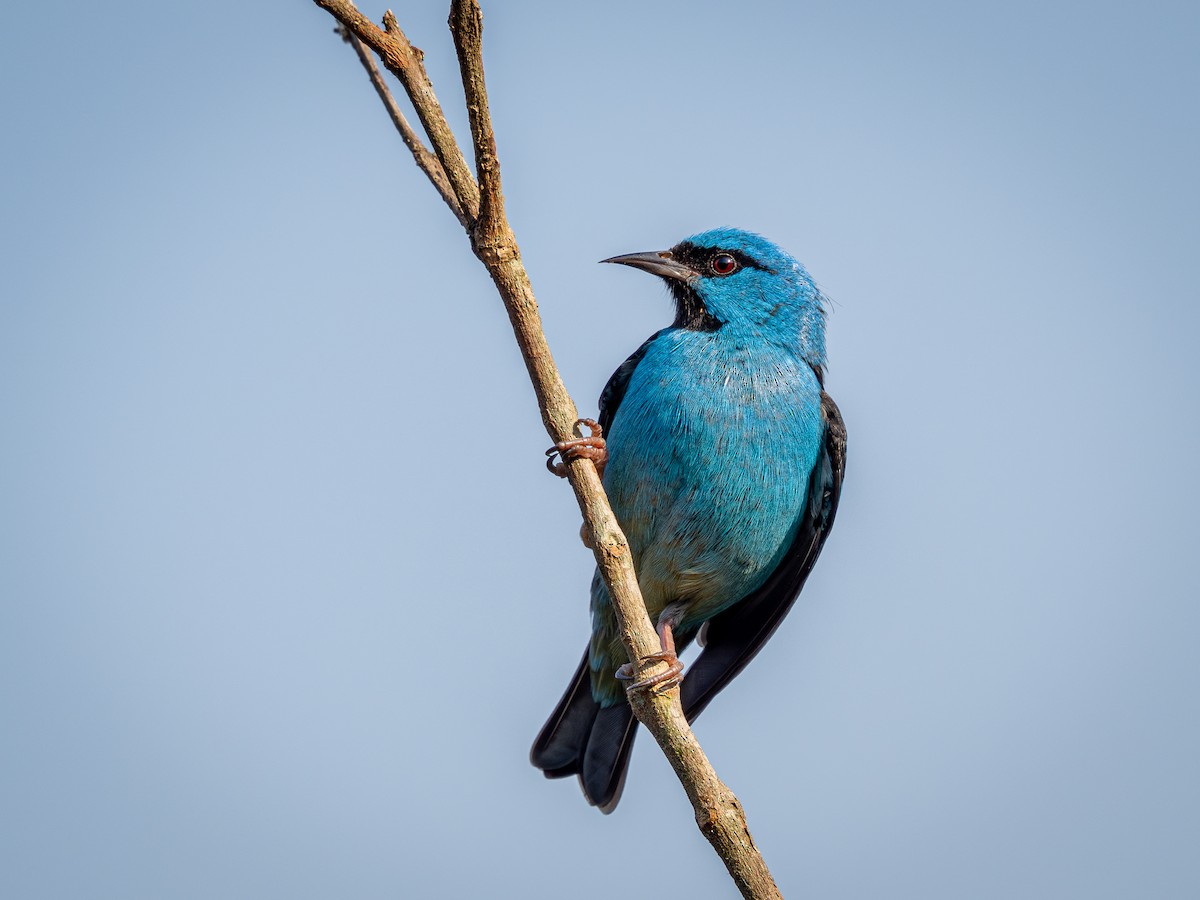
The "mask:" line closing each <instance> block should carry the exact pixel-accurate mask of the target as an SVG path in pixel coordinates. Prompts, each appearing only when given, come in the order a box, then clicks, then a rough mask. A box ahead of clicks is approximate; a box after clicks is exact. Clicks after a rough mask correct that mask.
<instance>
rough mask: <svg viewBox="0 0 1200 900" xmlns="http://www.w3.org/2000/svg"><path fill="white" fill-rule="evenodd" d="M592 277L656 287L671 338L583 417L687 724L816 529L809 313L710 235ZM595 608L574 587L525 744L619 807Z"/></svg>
mask: <svg viewBox="0 0 1200 900" xmlns="http://www.w3.org/2000/svg"><path fill="white" fill-rule="evenodd" d="M606 262H616V263H622V264H625V265H631V266H634V267H636V268H641V269H644V270H646V271H650V272H652V273H654V274H657V275H660V276H661V277H662V278H664V280H665V281H666V282H667V284H668V286H669V287H670V289H671V293H672V295H673V297H674V299H675V302H676V319H675V322H674V323H673V324H672V326H671V327H669V328H665V329H663V330H662V331H660V332H658V333H657V334H655V335H654V336H653V337H651V338H650V339H649V340H648V341H646V343H645V344H643V345H642V346H641V347H640V348H639V349H638V350H637V352H636V353H634V354H633V356H631V357H630V358H629V359H628V360H627V361H626V362H625V363H624V364H623V365H622V366H621V367H620V368H619V369H618V370H617V372H616V373H615V374H614V375H613V378H612V379H611V380H610V381H609V384H608V386H607V387H606V388H605V391H604V394H603V395H602V397H601V401H600V425H601V426H603V428H604V431H605V435H606V444H607V447H606V449H607V461H606V465H605V468H604V474H603V479H604V486H605V489H606V491H607V492H608V496H609V500H610V501H611V503H612V506H613V510H614V512H615V513H616V516H617V519H618V521H619V522H620V523H621V527H622V529H623V530H624V531H625V534H626V537H627V538H628V539H629V544H630V548H631V550H632V553H633V562H634V566H635V568H636V570H637V573H638V582H639V584H640V586H641V589H642V594H643V597H644V598H645V601H646V607H647V611H648V612H649V613H650V617H651V619H652V620H654V621H656V622H658V623H659V626H660V630H661V629H662V628H663V627H664V626H665V628H666V632H667V634H666V637H667V639H669V638H670V637H671V636H672V635H673V637H674V641H675V643H676V645H677V646H679V647H683V646H685V645H686V644H687V643H688V642H689V641H691V640H693V639H695V638H696V637H697V636H699V635H701V629H702V628H706V631H707V635H706V637H707V640H706V641H705V650H704V652H703V653H702V654H701V655H700V657H699V658H698V659H697V661H696V662H695V664H694V665H693V666H692V668H691V669H690V671H688V672H687V674H686V675H685V676H684V679H683V687H682V691H683V700H684V709H685V713H687V715H688V717H689V718H694V717H695V716H696V715H698V714H699V712H700V710H701V709H702V708H703V707H704V706H706V705H707V703H708V702H709V700H711V699H712V696H713V695H715V693H716V692H717V691H719V690H720V689H721V688H722V687H724V685H725V684H726V683H728V681H729V680H730V679H731V678H732V677H733V676H734V675H736V674H737V672H739V671H740V670H741V669H742V668H743V667H744V666H745V664H746V663H747V662H748V661H749V659H750V658H751V657H752V656H753V655H754V654H755V653H756V652H757V650H758V649H759V647H761V645H762V643H763V642H764V641H765V640H766V639H767V637H769V636H770V634H771V632H773V631H774V629H775V627H776V626H777V625H778V623H779V621H780V620H781V619H782V617H783V615H784V614H785V613H786V612H787V610H788V608H790V606H791V603H792V601H793V600H794V598H795V596H796V594H797V593H798V592H799V590H800V588H801V587H802V586H803V582H804V579H805V577H806V576H807V574H808V572H809V570H810V569H811V567H812V564H813V562H815V560H816V556H817V554H818V553H819V552H820V548H821V546H822V544H823V542H824V539H825V536H826V535H827V534H828V531H829V528H830V527H831V525H832V523H833V516H834V512H835V510H836V504H837V498H838V494H839V492H840V488H841V478H842V471H843V468H844V460H845V430H844V428H843V426H842V423H841V417H840V415H839V413H838V411H837V407H836V406H835V405H834V404H833V401H832V400H831V399H830V398H829V397H828V395H827V394H825V393H824V391H823V387H822V385H823V380H824V368H825V301H824V298H823V297H822V295H821V293H820V292H819V291H818V290H817V288H816V286H815V285H814V283H813V281H812V279H811V277H810V276H809V275H808V273H807V272H806V271H805V270H804V268H803V267H802V266H801V265H800V264H799V263H798V262H796V261H795V260H794V259H792V258H791V257H790V256H789V255H788V254H787V253H785V252H784V251H783V250H781V249H780V248H779V247H777V246H776V245H774V244H773V243H771V242H770V241H768V240H766V239H765V238H762V237H760V236H758V235H755V234H751V233H749V232H746V231H741V230H738V229H730V228H723V229H717V230H714V231H708V232H704V233H703V234H698V235H695V236H693V237H691V238H688V239H686V240H685V241H682V242H681V243H679V244H677V245H676V246H675V247H673V248H671V250H669V251H664V252H660V253H642V254H630V255H628V256H623V257H615V258H613V259H611V260H606ZM626 661H627V657H626V652H625V649H624V646H623V645H622V643H621V641H620V637H619V633H618V629H617V624H616V620H615V617H614V615H613V611H612V606H611V602H610V600H609V597H608V592H607V590H606V589H605V586H604V584H603V582H602V581H601V580H600V578H599V575H598V574H597V575H596V576H595V577H594V578H593V581H592V638H591V641H590V643H589V648H588V652H587V654H586V655H585V658H584V661H583V663H582V664H581V665H580V667H579V670H578V671H577V672H576V676H575V679H574V680H573V681H572V685H571V687H570V688H569V689H568V691H567V693H566V695H564V697H563V700H562V701H561V702H560V703H559V706H558V708H557V709H556V710H555V712H554V714H553V715H552V716H551V718H550V721H548V722H547V724H546V727H545V728H544V729H543V731H542V733H541V734H540V735H539V737H538V740H537V742H535V744H534V748H533V753H532V759H533V762H534V764H535V765H537V766H538V767H539V768H541V769H543V770H544V771H545V773H546V774H547V776H549V777H560V776H565V775H570V774H578V775H579V776H580V780H581V783H582V785H583V789H584V794H585V796H586V797H587V798H588V800H589V802H591V803H593V804H595V805H597V806H599V807H600V808H601V809H603V810H604V811H606V812H607V811H610V810H611V809H612V808H613V807H614V806H615V805H616V802H617V800H618V799H619V797H620V792H621V789H622V786H623V782H624V774H625V769H626V763H627V761H628V754H629V749H630V747H631V746H632V740H633V735H634V733H635V728H636V722H635V721H634V720H633V718H632V713H631V711H630V709H629V706H628V704H627V702H626V699H625V689H624V687H623V685H621V683H620V682H619V681H618V680H617V677H616V670H617V669H618V667H619V666H621V665H622V664H623V663H625V662H626Z"/></svg>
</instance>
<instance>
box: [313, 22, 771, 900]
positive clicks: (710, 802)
mask: <svg viewBox="0 0 1200 900" xmlns="http://www.w3.org/2000/svg"><path fill="white" fill-rule="evenodd" d="M314 2H315V3H316V4H317V5H318V6H321V7H322V8H324V9H326V10H328V11H329V12H330V13H332V14H333V15H334V17H335V18H337V19H338V21H340V22H342V24H343V25H345V26H346V27H347V29H349V30H350V31H351V32H352V33H353V34H354V35H355V36H357V37H359V38H361V39H362V41H363V42H364V43H366V44H367V45H368V46H370V47H371V48H372V49H373V50H375V51H376V52H377V53H378V54H379V55H380V57H381V58H382V59H383V60H384V62H385V64H387V66H388V68H389V69H391V70H392V71H393V72H396V74H397V76H398V77H399V78H400V81H401V84H403V85H404V88H405V90H406V91H407V92H408V95H409V97H410V99H411V100H412V102H413V106H414V108H416V109H417V111H418V115H420V116H421V121H422V124H423V125H424V126H425V129H426V132H427V133H428V134H429V137H430V141H431V143H432V144H433V147H434V150H435V152H436V153H437V156H438V159H439V160H441V162H442V165H443V167H444V168H445V172H446V175H447V176H448V177H449V181H450V184H451V185H452V186H453V189H454V192H455V194H456V195H457V196H458V197H459V199H460V200H462V206H463V209H465V210H466V211H467V215H468V218H469V220H470V222H471V223H473V225H474V227H472V226H471V225H468V227H467V232H468V235H469V237H470V239H471V247H472V249H473V250H474V251H475V255H476V256H478V257H479V259H480V260H481V261H482V262H483V264H484V266H485V267H486V268H487V270H488V273H489V274H490V275H491V276H492V280H493V282H494V283H495V285H496V289H497V290H498V291H499V293H500V296H501V298H502V299H503V300H504V306H505V308H506V310H507V311H508V316H509V321H510V322H511V324H512V328H513V333H514V335H515V337H516V340H517V345H518V347H520V350H521V355H522V357H523V358H524V360H525V366H526V369H527V370H528V372H529V377H530V380H531V382H532V383H533V388H534V392H535V393H536V395H537V400H538V406H539V408H540V410H541V413H542V421H543V423H544V424H545V426H546V431H547V432H548V433H549V435H550V437H551V439H552V440H554V441H555V442H558V441H563V440H568V439H570V438H572V437H575V436H577V435H576V433H575V422H576V420H577V419H578V418H579V414H578V412H577V410H576V408H575V404H574V402H573V401H572V400H571V397H570V395H569V394H568V393H567V390H566V387H565V386H564V385H563V382H562V378H561V377H560V375H559V373H558V369H557V368H556V367H555V365H554V359H553V357H552V356H551V354H550V347H549V345H548V344H547V343H546V337H545V335H544V334H543V332H542V325H541V315H540V314H539V312H538V306H537V301H536V300H535V299H534V296H533V287H532V285H531V284H530V281H529V275H528V273H527V272H526V271H525V266H524V264H523V263H522V262H521V255H520V250H519V248H518V246H517V240H516V237H515V235H514V234H513V232H512V229H511V228H510V227H509V224H508V220H507V218H506V217H505V214H504V198H503V194H502V193H501V187H500V164H499V161H498V159H497V156H496V141H495V136H494V134H493V131H492V123H491V116H490V113H489V111H488V103H487V89H486V87H485V83H484V76H483V54H482V31H483V18H482V13H481V12H480V9H479V5H478V3H477V2H476V0H452V6H451V14H450V29H451V32H452V33H453V35H454V41H455V46H456V49H457V53H458V59H459V67H460V69H461V71H462V80H463V87H464V90H465V92H466V100H467V109H468V114H469V116H470V122H471V133H472V137H473V144H474V149H475V163H476V173H477V176H478V179H479V185H478V188H477V189H476V184H475V181H474V180H473V179H471V176H470V173H469V172H467V173H466V176H465V179H464V177H463V172H462V171H460V170H459V169H458V168H457V166H458V165H459V164H461V165H462V167H463V169H464V170H465V166H466V163H465V161H464V160H463V155H462V153H461V151H460V150H459V148H458V146H457V145H456V144H454V139H453V137H452V136H451V135H450V132H449V128H448V127H444V126H445V118H444V117H443V116H442V114H441V107H440V106H439V105H438V103H437V98H436V97H434V96H433V89H432V87H431V85H430V84H429V79H428V77H427V76H426V75H425V70H424V67H423V66H422V65H421V64H420V51H417V50H415V48H413V47H412V46H411V44H409V43H408V40H407V38H404V35H403V32H401V31H400V29H399V27H398V26H397V25H396V20H395V17H394V16H392V14H391V12H389V13H388V14H387V15H385V16H384V26H385V28H386V32H381V31H379V29H377V28H375V26H374V25H372V24H371V23H370V22H369V21H367V20H366V19H365V18H363V17H362V15H361V14H359V13H358V11H357V10H356V9H355V8H354V7H353V5H352V4H350V3H347V2H345V0H314ZM389 54H390V56H389ZM418 75H419V77H418ZM422 109H425V110H426V113H422ZM431 110H435V111H436V116H434V115H428V118H427V113H428V112H429V111H431ZM430 120H432V121H433V123H434V126H435V127H434V128H431V124H430ZM439 122H440V124H438V123H439ZM447 141H448V142H449V143H448V144H447ZM427 174H428V171H427ZM430 177H431V178H432V176H430ZM466 184H469V186H470V188H472V189H475V191H474V193H473V194H472V193H470V192H467V194H466V196H465V197H464V190H465V188H464V185H466ZM566 465H567V477H568V478H569V480H570V482H571V486H572V487H573V488H574V490H575V497H576V500H577V501H578V503H579V509H580V512H581V513H582V515H583V519H584V523H585V526H586V530H587V532H588V533H590V535H591V536H592V544H593V547H594V551H595V555H596V563H597V566H598V567H599V569H600V574H601V576H602V577H603V578H604V582H605V584H606V585H607V586H608V591H609V595H610V597H611V599H612V602H613V607H614V609H615V610H616V615H617V620H618V622H619V624H620V630H621V639H622V641H623V642H624V644H625V647H626V650H627V652H628V653H629V658H630V660H631V661H632V662H633V664H634V666H635V668H636V670H637V671H636V673H635V677H636V678H639V679H641V678H645V677H646V676H647V675H650V674H653V673H655V672H657V671H660V670H662V669H664V668H665V667H666V663H663V662H660V661H652V662H649V663H647V662H645V659H646V657H648V656H650V655H651V654H654V653H657V652H658V651H659V650H660V649H661V647H660V644H659V639H658V635H657V634H656V632H655V630H654V626H653V624H652V623H651V621H650V617H649V615H648V614H647V612H646V605H645V602H644V601H643V599H642V594H641V590H640V588H639V587H638V583H637V577H636V575H635V573H634V569H633V560H632V556H631V554H630V550H629V543H628V541H627V540H626V538H625V535H624V534H623V533H622V531H621V528H620V526H619V525H618V524H617V520H616V517H615V516H614V515H613V512H612V507H611V506H609V503H608V498H607V496H606V495H605V493H604V487H603V485H602V484H601V482H600V477H599V475H598V474H597V472H596V467H595V465H594V464H593V463H592V461H591V460H589V459H584V458H575V459H572V460H570V461H569V462H567V464H566ZM630 704H631V706H632V707H633V711H634V714H635V715H636V716H637V718H638V719H639V720H640V721H641V722H642V723H643V724H644V725H645V726H646V727H647V729H648V730H649V731H650V732H651V734H653V735H654V738H655V740H656V741H658V744H659V746H660V747H662V750H663V753H664V754H665V755H666V757H667V759H668V760H669V761H670V763H671V766H672V768H673V769H674V770H675V772H676V774H677V775H678V777H679V780H680V781H681V782H682V783H683V786H684V790H685V791H686V792H687V795H688V798H689V799H690V800H691V801H692V807H693V809H694V811H695V815H696V823H697V825H698V826H699V828H700V830H701V832H702V833H703V834H704V836H705V837H706V838H708V840H709V842H710V843H711V844H712V845H713V847H714V848H715V849H716V851H717V853H718V854H719V855H720V857H721V859H722V860H723V861H724V863H725V866H726V868H727V869H728V870H729V873H730V875H731V876H732V877H733V879H734V882H735V883H736V884H737V886H738V889H739V890H740V891H741V892H742V895H743V896H744V897H747V898H755V900H759V898H779V897H780V894H779V889H778V888H777V887H776V885H775V882H774V879H772V877H771V873H770V871H768V869H767V866H766V863H765V862H764V861H763V858H762V855H761V854H760V853H759V852H758V848H757V847H756V846H755V844H754V839H753V838H752V837H751V836H750V831H749V828H748V827H747V825H746V817H745V814H744V813H743V811H742V807H741V804H740V803H739V802H738V800H737V798H736V797H735V796H734V795H733V792H732V791H730V790H729V788H728V787H726V786H725V785H724V784H723V783H722V782H721V780H720V779H719V778H718V777H717V774H716V772H715V771H714V770H713V768H712V765H711V764H710V763H709V761H708V758H707V757H706V756H705V755H704V751H703V749H702V748H701V747H700V743H699V742H698V741H697V740H696V736H695V735H694V734H693V733H692V730H691V727H690V726H689V725H688V723H687V720H686V719H685V718H684V715H683V709H682V707H681V705H680V702H679V689H678V688H677V687H676V688H674V689H672V690H670V691H668V692H666V693H663V694H652V693H649V692H647V691H637V692H634V693H633V694H632V695H631V696H630Z"/></svg>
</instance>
